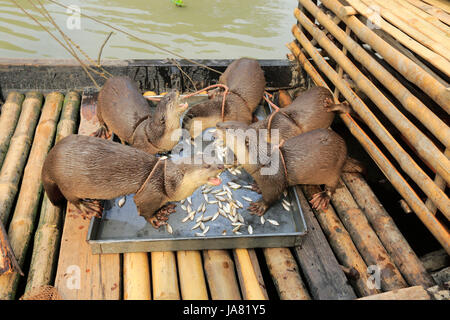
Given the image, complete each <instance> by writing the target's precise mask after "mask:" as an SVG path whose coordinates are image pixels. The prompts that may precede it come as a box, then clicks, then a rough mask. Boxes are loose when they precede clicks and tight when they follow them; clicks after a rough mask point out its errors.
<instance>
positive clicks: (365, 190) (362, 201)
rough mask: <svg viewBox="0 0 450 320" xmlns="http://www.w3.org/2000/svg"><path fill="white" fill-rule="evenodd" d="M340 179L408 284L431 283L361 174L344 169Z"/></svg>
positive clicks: (418, 260) (430, 279)
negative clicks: (347, 171)
mask: <svg viewBox="0 0 450 320" xmlns="http://www.w3.org/2000/svg"><path fill="white" fill-rule="evenodd" d="M342 179H343V181H344V183H345V185H346V186H347V188H348V189H349V190H350V192H351V193H352V196H353V198H354V199H355V201H356V203H357V204H358V206H359V207H360V208H361V209H362V210H363V211H364V214H365V216H366V218H367V219H368V220H369V223H370V225H371V226H372V228H373V229H374V230H375V232H376V233H377V235H378V237H379V238H380V240H381V242H382V243H383V246H384V247H385V248H386V250H387V251H388V252H389V255H390V256H391V257H392V260H393V261H394V263H395V265H396V266H397V267H398V268H399V270H400V271H401V273H402V274H403V277H404V278H405V279H406V281H407V282H408V284H409V285H411V286H416V285H421V286H424V287H425V288H428V287H431V286H433V285H434V281H433V279H432V278H431V276H430V275H429V274H428V273H427V271H426V270H425V268H424V266H423V264H422V262H421V261H420V259H419V258H418V257H417V255H416V254H415V253H414V251H413V249H412V248H411V247H410V246H409V244H408V242H407V241H406V239H405V238H404V237H403V235H402V233H401V232H400V230H399V229H398V228H397V226H396V225H395V222H394V220H392V218H391V216H390V215H389V213H388V212H387V211H386V210H385V209H384V207H383V205H382V204H381V203H380V201H379V200H378V198H377V197H376V195H375V194H374V193H373V191H372V189H371V188H370V187H369V186H368V185H367V183H366V181H364V179H363V178H362V176H361V175H359V174H353V173H343V174H342Z"/></svg>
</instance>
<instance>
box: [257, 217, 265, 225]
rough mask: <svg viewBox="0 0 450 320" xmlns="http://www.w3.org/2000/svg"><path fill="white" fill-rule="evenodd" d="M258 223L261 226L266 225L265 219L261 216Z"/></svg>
mask: <svg viewBox="0 0 450 320" xmlns="http://www.w3.org/2000/svg"><path fill="white" fill-rule="evenodd" d="M259 221H261V224H264V223H266V218H264V216H261V218H260V219H259Z"/></svg>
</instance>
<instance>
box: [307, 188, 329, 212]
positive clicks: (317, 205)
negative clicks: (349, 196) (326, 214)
mask: <svg viewBox="0 0 450 320" xmlns="http://www.w3.org/2000/svg"><path fill="white" fill-rule="evenodd" d="M309 203H311V206H312V208H313V209H315V210H319V209H321V210H325V209H327V208H328V204H329V203H330V197H329V196H328V195H327V194H326V192H325V191H322V192H318V193H316V194H314V195H313V196H312V198H311V200H309Z"/></svg>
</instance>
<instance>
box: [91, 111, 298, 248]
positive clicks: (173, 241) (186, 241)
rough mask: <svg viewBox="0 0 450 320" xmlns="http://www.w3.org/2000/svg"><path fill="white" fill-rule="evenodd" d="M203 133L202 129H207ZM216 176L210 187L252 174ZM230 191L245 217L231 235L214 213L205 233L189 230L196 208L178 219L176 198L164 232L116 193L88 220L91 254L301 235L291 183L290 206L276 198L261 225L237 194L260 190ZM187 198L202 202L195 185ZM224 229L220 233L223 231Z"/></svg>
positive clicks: (256, 243)
mask: <svg viewBox="0 0 450 320" xmlns="http://www.w3.org/2000/svg"><path fill="white" fill-rule="evenodd" d="M256 114H257V117H258V118H264V117H265V116H266V115H267V111H266V109H264V107H260V108H259V109H258V110H257V113H256ZM205 132H206V133H207V130H205ZM205 136H206V137H205ZM204 138H206V139H205V140H206V141H205V142H204V143H205V144H208V143H210V141H208V137H207V134H204ZM180 143H183V142H180ZM179 149H182V148H179ZM181 152H182V151H181ZM220 178H221V179H222V185H220V186H216V187H213V190H215V189H219V188H222V186H223V185H226V184H227V183H228V182H229V181H233V182H235V183H238V184H241V185H249V184H251V183H252V182H253V179H252V177H251V176H250V175H249V174H248V173H247V172H245V170H243V169H241V173H240V174H238V175H233V174H231V172H229V171H228V170H225V171H224V172H223V173H222V174H221V175H220ZM232 193H233V198H234V199H237V200H239V201H240V202H241V203H242V205H243V208H242V209H238V210H237V212H239V213H240V214H241V215H242V217H243V218H244V220H245V226H242V227H241V228H240V230H239V231H240V232H241V233H242V234H234V233H233V232H232V229H233V228H234V227H233V226H232V225H231V222H230V221H229V220H228V219H227V218H225V217H223V216H221V215H219V217H218V218H217V219H216V220H215V221H208V222H205V225H206V226H209V227H210V229H209V231H208V232H207V233H206V235H205V237H198V236H196V235H195V233H196V232H201V230H199V229H196V230H191V228H192V227H193V226H194V225H195V224H196V219H197V217H199V215H200V213H197V214H196V215H195V218H194V220H192V221H191V220H187V221H186V222H184V223H183V222H182V220H183V218H185V217H186V216H187V213H186V211H185V210H183V209H182V208H181V204H180V203H177V206H176V212H174V213H172V214H171V215H170V216H169V220H168V223H169V224H170V225H171V226H172V229H173V233H172V234H170V233H168V232H167V230H166V227H164V226H163V227H160V228H159V229H155V228H153V227H152V226H151V225H150V224H149V223H147V221H146V220H145V219H144V218H143V217H141V216H139V214H138V212H137V209H136V205H135V203H134V201H133V196H134V195H128V196H126V202H125V204H124V205H123V206H122V207H121V208H120V207H119V205H118V201H119V199H121V198H122V197H121V198H117V199H113V200H108V201H105V203H104V210H103V216H102V218H101V219H98V218H92V220H91V223H90V226H89V230H88V235H87V241H88V243H89V244H90V246H91V249H92V252H93V253H94V254H99V253H123V252H150V251H175V250H203V249H233V248H268V247H292V246H297V245H299V244H300V243H301V237H302V236H303V235H304V234H306V231H307V227H306V223H305V220H304V217H303V212H302V210H301V206H300V202H299V199H298V195H297V191H296V189H295V188H292V187H291V188H289V189H288V192H287V197H286V199H287V200H288V201H289V202H290V203H291V207H290V208H291V209H290V211H287V210H285V209H284V208H283V206H282V204H281V201H282V200H281V199H280V201H278V202H277V203H275V204H274V205H273V206H271V207H270V208H269V209H268V210H267V212H266V213H265V214H264V218H265V219H266V222H265V223H264V224H261V220H260V217H258V216H254V215H251V214H250V213H249V212H248V211H247V207H248V206H249V202H248V201H246V200H244V199H242V196H246V197H249V198H251V199H252V200H258V199H260V198H261V195H260V194H258V193H256V192H254V191H252V190H250V189H246V188H239V189H237V190H233V189H232ZM208 196H209V199H210V200H213V199H214V197H213V196H212V194H208ZM282 198H283V197H282ZM191 199H192V205H191V207H192V209H193V210H196V209H197V208H198V207H199V205H200V204H201V203H202V202H204V201H205V199H204V197H203V193H202V190H201V188H199V189H197V190H196V191H195V192H194V193H193V194H192V196H191ZM185 204H187V202H185ZM216 212H217V204H208V205H207V206H206V211H205V212H204V216H205V217H207V216H210V215H214V214H215V213H216ZM268 219H272V220H275V221H277V222H278V223H279V225H278V226H277V225H273V224H271V223H270V222H268V221H267V220H268ZM248 225H251V226H252V227H253V234H249V232H248V227H247V226H248ZM224 230H225V231H226V235H223V231H224Z"/></svg>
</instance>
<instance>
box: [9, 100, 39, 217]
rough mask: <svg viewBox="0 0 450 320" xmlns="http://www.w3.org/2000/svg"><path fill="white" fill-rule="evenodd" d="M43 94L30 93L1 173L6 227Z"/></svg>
mask: <svg viewBox="0 0 450 320" xmlns="http://www.w3.org/2000/svg"><path fill="white" fill-rule="evenodd" d="M42 99H43V96H42V94H40V93H38V92H29V93H27V94H26V97H25V100H24V102H23V104H22V111H21V113H20V117H19V120H18V122H17V126H16V129H15V130H14V135H13V136H12V138H11V142H10V145H9V149H8V153H7V154H6V157H5V161H4V162H3V166H2V170H1V171H0V219H1V221H2V223H3V224H4V225H5V224H6V223H7V221H8V219H9V215H10V212H11V209H12V204H13V202H14V199H15V197H16V194H17V191H18V188H19V181H20V178H21V176H22V172H23V168H24V166H25V163H26V161H27V157H28V152H29V151H30V147H31V142H32V140H33V135H34V129H35V127H36V124H37V121H38V119H39V114H40V112H41V106H42Z"/></svg>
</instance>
